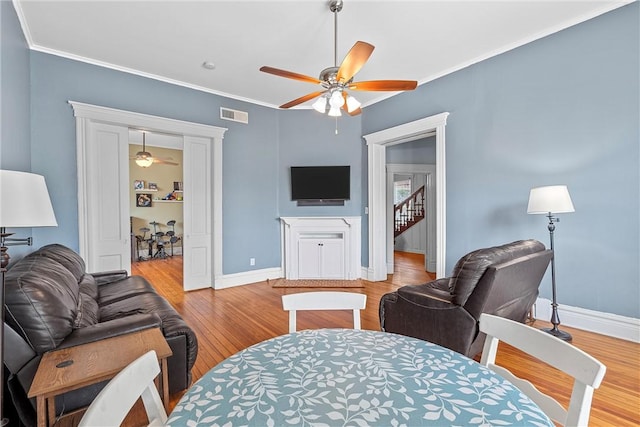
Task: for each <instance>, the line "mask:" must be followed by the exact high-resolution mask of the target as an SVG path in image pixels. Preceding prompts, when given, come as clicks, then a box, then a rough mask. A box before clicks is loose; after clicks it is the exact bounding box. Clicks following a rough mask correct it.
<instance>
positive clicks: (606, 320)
mask: <svg viewBox="0 0 640 427" xmlns="http://www.w3.org/2000/svg"><path fill="white" fill-rule="evenodd" d="M535 308H536V310H535V318H536V319H540V320H544V321H546V322H548V321H549V319H551V301H550V300H548V299H546V298H538V300H537V301H536V305H535ZM558 316H559V317H560V322H561V324H560V329H562V326H563V325H565V326H569V327H572V328H576V329H582V330H585V331H589V332H595V333H598V334H602V335H607V336H609V337H614V338H620V339H623V340H627V341H632V342H635V343H640V319H636V318H633V317H626V316H620V315H617V314H612V313H604V312H601V311H594V310H589V309H586V308H580V307H572V306H568V305H559V306H558Z"/></svg>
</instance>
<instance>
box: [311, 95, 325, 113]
mask: <svg viewBox="0 0 640 427" xmlns="http://www.w3.org/2000/svg"><path fill="white" fill-rule="evenodd" d="M311 106H312V107H313V109H314V110H316V111H317V112H318V113H322V114H324V113H325V111H327V98H325V97H324V96H321V97H320V98H318V99H317V100H316V102H314V103H313V104H311Z"/></svg>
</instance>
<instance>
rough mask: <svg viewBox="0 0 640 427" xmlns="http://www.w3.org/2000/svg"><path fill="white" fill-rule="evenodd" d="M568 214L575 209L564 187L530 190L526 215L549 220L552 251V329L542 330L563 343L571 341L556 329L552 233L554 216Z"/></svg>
mask: <svg viewBox="0 0 640 427" xmlns="http://www.w3.org/2000/svg"><path fill="white" fill-rule="evenodd" d="M568 212H575V209H574V208H573V203H572V202H571V196H569V190H568V189H567V186H566V185H551V186H548V187H537V188H532V189H531V192H530V193H529V207H528V208H527V213H528V214H544V215H547V218H549V225H547V228H548V229H549V239H550V240H551V250H552V251H554V252H553V256H552V257H551V290H552V292H553V301H552V303H551V307H552V313H551V323H552V324H553V327H552V328H544V329H542V330H543V331H545V332H548V333H550V334H551V335H553V336H555V337H558V338H560V339H562V340H565V341H571V335H570V334H569V333H567V332H564V331H561V330H560V329H558V325H560V317H559V316H558V301H557V299H556V253H555V250H554V248H553V232H554V231H555V229H556V225H555V223H556V222H560V219H559V218H557V217H555V216H554V214H558V213H568Z"/></svg>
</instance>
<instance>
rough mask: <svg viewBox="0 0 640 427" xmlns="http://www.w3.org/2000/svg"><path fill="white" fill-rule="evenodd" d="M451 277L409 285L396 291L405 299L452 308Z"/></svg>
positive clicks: (421, 304) (422, 304)
mask: <svg viewBox="0 0 640 427" xmlns="http://www.w3.org/2000/svg"><path fill="white" fill-rule="evenodd" d="M448 283H449V279H437V280H433V281H431V282H427V283H424V284H421V285H408V286H403V287H401V288H399V289H398V290H397V291H396V293H397V294H398V296H400V297H402V298H403V299H404V300H406V301H409V302H411V303H413V304H417V305H420V306H423V307H428V308H443V309H445V308H451V307H452V304H453V302H452V296H451V293H450V292H449V287H448Z"/></svg>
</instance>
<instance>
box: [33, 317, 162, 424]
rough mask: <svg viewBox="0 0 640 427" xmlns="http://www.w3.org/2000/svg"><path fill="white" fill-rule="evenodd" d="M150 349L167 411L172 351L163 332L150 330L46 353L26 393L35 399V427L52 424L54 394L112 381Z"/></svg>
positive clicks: (154, 329)
mask: <svg viewBox="0 0 640 427" xmlns="http://www.w3.org/2000/svg"><path fill="white" fill-rule="evenodd" d="M150 350H155V351H156V354H157V355H158V360H159V361H160V379H159V382H160V384H159V387H160V390H161V393H160V394H161V396H162V398H163V402H164V406H165V409H166V410H167V412H169V410H168V405H169V380H168V370H167V358H168V357H169V356H171V354H172V352H171V349H170V348H169V344H167V341H166V340H165V339H164V336H163V335H162V331H161V330H160V329H159V328H152V329H145V330H142V331H138V332H132V333H130V334H126V335H120V336H117V337H113V338H108V339H104V340H100V341H95V342H91V343H87V344H82V345H79V346H75V347H69V348H65V349H61V350H54V351H50V352H47V353H45V354H44V355H43V356H42V360H40V365H39V366H38V370H37V372H36V376H35V377H34V379H33V383H32V384H31V388H30V389H29V394H28V396H29V397H35V398H36V410H37V418H38V427H45V426H46V425H47V420H48V423H49V425H50V426H51V425H53V423H54V421H55V416H56V406H55V405H56V403H55V397H56V396H57V395H59V394H62V393H65V392H68V391H71V390H76V389H78V388H81V387H85V386H88V385H91V384H95V383H98V382H100V381H104V380H108V379H111V378H113V377H115V376H116V375H117V374H118V372H120V371H121V370H122V369H123V368H124V367H125V366H127V365H128V364H130V363H131V362H133V361H134V360H136V359H137V358H138V357H140V356H142V355H143V354H144V353H146V352H148V351H150Z"/></svg>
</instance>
